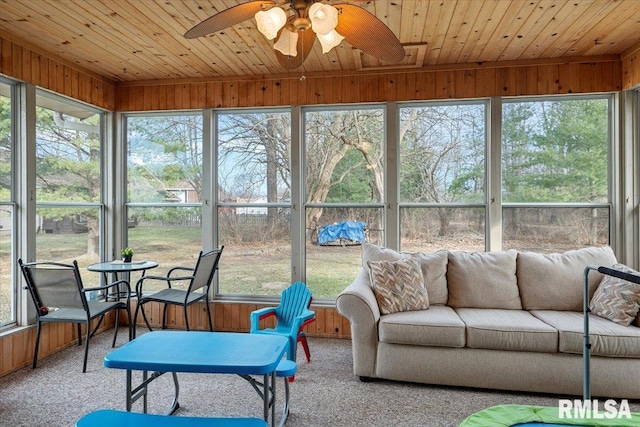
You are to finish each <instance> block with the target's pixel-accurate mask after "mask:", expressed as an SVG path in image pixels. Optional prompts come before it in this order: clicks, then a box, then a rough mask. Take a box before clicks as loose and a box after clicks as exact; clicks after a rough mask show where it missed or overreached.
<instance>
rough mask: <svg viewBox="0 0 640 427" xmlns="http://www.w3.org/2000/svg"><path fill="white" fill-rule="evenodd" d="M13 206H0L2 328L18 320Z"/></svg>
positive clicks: (0, 306) (0, 309)
mask: <svg viewBox="0 0 640 427" xmlns="http://www.w3.org/2000/svg"><path fill="white" fill-rule="evenodd" d="M13 241H14V240H13V206H11V205H3V206H0V327H1V326H3V325H6V324H8V323H11V322H15V320H16V313H15V309H16V301H15V298H16V296H17V295H16V293H15V288H14V286H13V283H14V281H13V277H12V274H13V272H14V266H15V260H14V258H13V248H12V243H13Z"/></svg>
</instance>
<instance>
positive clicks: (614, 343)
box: [531, 310, 640, 358]
mask: <svg viewBox="0 0 640 427" xmlns="http://www.w3.org/2000/svg"><path fill="white" fill-rule="evenodd" d="M531 314H532V315H534V316H535V317H537V318H538V319H540V320H542V321H543V322H544V323H547V324H549V325H551V326H553V327H554V328H556V329H557V330H558V332H559V342H558V351H560V352H561V353H578V354H582V349H583V331H584V317H583V314H582V313H577V312H575V311H553V310H533V311H531ZM589 337H590V338H589V341H590V343H591V354H592V355H594V356H611V357H636V358H637V357H640V346H639V345H638V339H640V328H638V327H636V326H622V325H618V324H617V323H614V322H612V321H610V320H607V319H603V318H602V317H598V316H595V315H593V314H589Z"/></svg>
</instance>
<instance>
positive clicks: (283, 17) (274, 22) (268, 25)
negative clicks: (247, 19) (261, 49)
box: [256, 7, 287, 40]
mask: <svg viewBox="0 0 640 427" xmlns="http://www.w3.org/2000/svg"><path fill="white" fill-rule="evenodd" d="M256 22H257V23H258V30H259V31H260V32H261V33H262V34H263V35H264V36H265V37H266V38H267V40H273V39H274V38H276V36H277V35H278V31H280V28H282V27H284V24H286V23H287V14H286V13H285V12H284V10H282V9H280V8H279V7H272V8H271V9H269V10H261V11H259V12H258V13H256Z"/></svg>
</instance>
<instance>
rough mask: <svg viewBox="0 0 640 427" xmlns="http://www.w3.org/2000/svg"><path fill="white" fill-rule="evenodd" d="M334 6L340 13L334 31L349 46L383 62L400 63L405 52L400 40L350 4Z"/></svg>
mask: <svg viewBox="0 0 640 427" xmlns="http://www.w3.org/2000/svg"><path fill="white" fill-rule="evenodd" d="M334 6H335V8H336V9H338V11H339V12H340V15H338V26H337V27H336V31H337V32H338V33H340V34H342V35H343V36H344V39H345V40H346V41H347V42H348V43H349V44H350V45H352V46H353V47H355V48H357V49H360V50H362V51H363V52H365V53H367V54H369V55H371V56H375V57H376V58H379V59H382V60H384V61H388V62H392V63H397V62H400V61H402V59H403V58H404V55H405V52H404V48H403V47H402V44H401V43H400V40H398V38H397V37H396V35H395V34H393V31H391V30H390V29H389V27H387V26H386V25H384V23H383V22H382V21H381V20H379V19H378V18H377V17H376V16H375V15H373V14H372V13H370V12H368V11H367V10H365V9H363V8H361V7H359V6H354V5H351V4H346V3H341V4H336V5H334Z"/></svg>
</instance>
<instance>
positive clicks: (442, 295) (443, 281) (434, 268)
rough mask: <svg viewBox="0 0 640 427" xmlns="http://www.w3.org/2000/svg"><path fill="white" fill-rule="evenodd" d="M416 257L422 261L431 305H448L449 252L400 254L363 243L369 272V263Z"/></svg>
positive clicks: (365, 265) (364, 261)
mask: <svg viewBox="0 0 640 427" xmlns="http://www.w3.org/2000/svg"><path fill="white" fill-rule="evenodd" d="M412 256H415V257H417V258H418V260H419V261H420V267H421V268H422V276H423V277H424V285H425V287H426V288H427V294H428V295H429V302H430V303H431V304H446V303H447V297H448V291H447V251H438V252H435V253H432V254H427V253H422V252H416V253H411V252H398V251H395V250H393V249H388V248H382V247H380V246H377V245H374V244H371V243H366V242H364V243H362V267H363V268H364V269H365V270H367V271H369V266H368V265H367V263H368V262H369V261H383V260H385V261H396V260H399V259H406V258H410V257H412Z"/></svg>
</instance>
